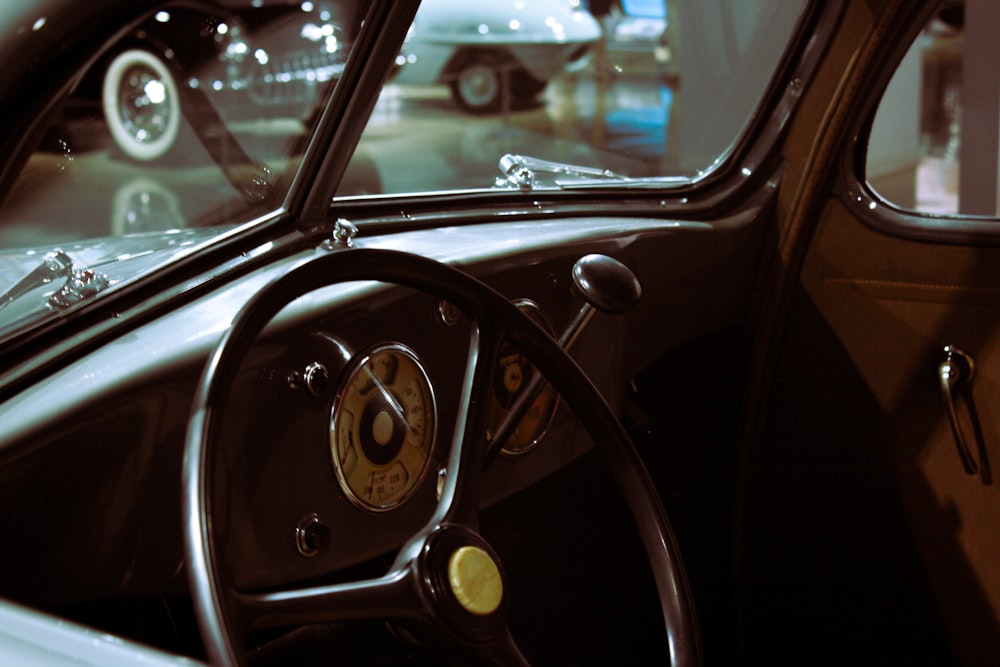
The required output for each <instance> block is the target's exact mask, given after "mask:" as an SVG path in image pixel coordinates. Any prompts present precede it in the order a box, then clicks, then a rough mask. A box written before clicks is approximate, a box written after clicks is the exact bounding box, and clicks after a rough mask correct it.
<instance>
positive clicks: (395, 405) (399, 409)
mask: <svg viewBox="0 0 1000 667" xmlns="http://www.w3.org/2000/svg"><path fill="white" fill-rule="evenodd" d="M364 369H365V371H366V372H367V373H368V377H370V378H371V379H372V382H374V383H375V387H376V388H377V389H378V390H379V391H380V392H382V396H384V397H385V400H386V401H388V403H389V407H391V408H392V411H393V412H395V413H396V417H397V418H398V419H399V421H400V423H402V424H403V426H405V427H406V430H407V431H409V432H410V433H414V434H415V433H416V431H414V430H413V427H412V426H410V422H408V421H406V416H405V415H404V414H403V406H401V405H400V404H399V401H397V400H396V397H395V396H394V395H393V394H392V392H391V391H389V390H388V389H387V388H386V386H385V385H384V384H382V381H381V380H379V379H378V376H377V375H375V372H374V371H373V370H372V369H371V368H369V367H368V366H367V365H365V366H364Z"/></svg>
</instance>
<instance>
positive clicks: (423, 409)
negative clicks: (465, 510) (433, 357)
mask: <svg viewBox="0 0 1000 667" xmlns="http://www.w3.org/2000/svg"><path fill="white" fill-rule="evenodd" d="M434 427H435V407H434V396H433V393H432V392H431V386H430V382H429V381H428V379H427V374H426V373H425V372H424V369H423V367H422V366H421V365H420V361H419V360H418V359H417V357H416V355H415V354H414V353H413V352H411V351H410V350H409V349H408V348H406V347H404V346H402V345H398V344H386V345H380V346H378V347H376V348H375V349H373V350H372V351H371V352H369V353H368V354H366V355H362V356H360V357H358V358H357V359H355V360H354V361H352V362H351V365H350V367H349V368H348V372H347V379H346V380H345V382H344V384H343V385H342V386H341V388H340V391H339V393H338V395H337V399H336V401H335V402H334V406H333V419H332V420H331V426H330V450H331V453H332V455H333V467H334V469H335V470H336V473H337V479H338V480H339V481H340V485H341V487H342V488H343V489H344V492H345V493H346V494H347V497H348V498H349V499H350V500H351V502H353V503H354V504H356V505H357V506H359V507H362V508H364V509H367V510H372V511H376V512H381V511H385V510H390V509H392V508H394V507H396V506H398V505H400V504H401V503H403V502H404V501H405V500H406V499H407V498H408V497H409V496H410V494H411V493H412V492H413V490H414V489H416V488H417V486H418V484H419V483H420V480H421V479H423V476H424V474H425V473H426V472H427V468H428V466H429V464H430V460H431V450H432V448H433V446H434Z"/></svg>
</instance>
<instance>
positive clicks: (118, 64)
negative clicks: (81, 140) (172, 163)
mask: <svg viewBox="0 0 1000 667" xmlns="http://www.w3.org/2000/svg"><path fill="white" fill-rule="evenodd" d="M101 88H102V89H101V107H102V109H103V111H104V119H105V122H106V123H107V127H108V132H109V133H110V134H111V139H112V140H113V141H114V143H115V146H116V147H117V148H118V149H119V150H120V151H121V152H122V153H123V154H124V155H125V156H127V157H129V158H131V159H133V160H137V161H141V162H148V161H152V160H158V159H160V158H162V157H164V156H165V155H167V154H168V153H169V152H170V150H171V149H172V148H173V147H174V145H175V144H176V142H177V137H178V135H179V134H180V129H181V104H180V96H179V95H178V93H177V83H176V82H175V81H174V77H173V75H172V74H171V73H170V70H169V69H168V67H167V65H166V64H165V63H164V62H163V61H162V60H161V59H160V58H159V57H158V56H157V55H156V54H154V53H152V52H150V51H146V50H143V49H128V50H127V51H122V52H121V53H119V54H118V55H117V56H115V57H114V59H113V60H112V61H111V63H110V64H109V65H108V68H107V70H106V71H105V74H104V82H103V84H102V87H101Z"/></svg>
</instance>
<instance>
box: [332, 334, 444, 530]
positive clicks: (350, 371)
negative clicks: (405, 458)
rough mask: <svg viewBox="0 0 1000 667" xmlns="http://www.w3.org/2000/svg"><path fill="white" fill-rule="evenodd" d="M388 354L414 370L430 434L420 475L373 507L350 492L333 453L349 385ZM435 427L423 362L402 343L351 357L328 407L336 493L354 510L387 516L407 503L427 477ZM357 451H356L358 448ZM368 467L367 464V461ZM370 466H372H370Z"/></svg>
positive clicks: (433, 401) (431, 388)
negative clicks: (390, 498)
mask: <svg viewBox="0 0 1000 667" xmlns="http://www.w3.org/2000/svg"><path fill="white" fill-rule="evenodd" d="M386 351H392V352H396V353H398V354H401V355H403V356H404V357H406V358H407V359H409V360H410V361H411V362H412V363H413V365H414V367H415V368H416V369H417V376H418V377H419V378H420V379H421V381H422V382H423V385H424V387H423V388H424V389H425V390H426V394H427V399H428V402H429V405H428V406H427V408H428V411H429V416H430V417H431V432H430V435H429V437H428V440H427V443H428V444H427V458H426V459H425V460H424V462H423V465H422V467H421V469H420V471H419V472H418V473H417V476H416V480H414V482H413V484H411V485H410V488H409V489H408V490H407V491H406V492H405V493H404V494H403V495H401V496H400V497H399V498H396V499H395V500H393V501H392V502H390V503H385V504H379V503H373V502H370V501H368V500H365V499H364V498H362V497H360V496H359V495H358V494H357V493H355V492H354V490H353V489H352V488H351V485H350V484H349V483H348V481H347V476H346V475H345V473H344V470H343V467H342V465H341V462H340V456H339V455H338V453H337V448H338V443H337V433H338V428H339V426H340V423H341V413H342V408H343V403H344V399H345V397H346V395H347V392H348V390H349V388H350V387H351V385H352V384H353V383H354V381H355V379H356V378H357V375H358V373H360V372H361V370H362V369H363V368H364V367H365V365H366V364H367V363H369V362H370V361H371V360H372V359H373V358H374V357H375V355H377V354H379V353H381V352H386ZM437 426H438V413H437V399H436V397H435V395H434V385H432V384H431V381H430V377H429V376H428V375H427V370H426V368H425V367H424V364H423V362H421V361H420V358H419V357H418V356H417V354H416V353H415V352H414V351H413V350H411V349H410V348H409V347H407V346H405V345H403V344H402V343H381V344H379V345H375V346H372V347H371V348H368V350H367V351H365V352H363V353H361V354H359V355H357V356H355V357H354V358H353V359H352V360H351V361H350V362H349V363H348V365H347V368H346V369H345V371H344V375H343V380H342V381H341V382H340V386H339V387H338V389H337V395H336V397H335V398H334V401H333V405H332V407H331V413H330V426H329V429H330V432H329V442H330V457H331V459H332V461H333V470H334V473H336V476H337V482H338V483H339V484H340V489H341V490H342V491H343V492H344V495H345V496H346V497H347V499H348V500H349V501H351V503H352V504H353V505H355V506H356V507H358V508H360V509H363V510H365V511H368V512H376V513H381V512H388V511H391V510H394V509H396V508H397V507H399V506H400V505H402V504H403V503H405V502H406V501H407V500H409V499H410V498H411V497H412V496H413V494H414V493H415V492H416V491H417V489H418V488H420V486H421V485H422V484H423V481H424V478H425V477H426V476H427V471H428V470H429V469H430V467H431V462H432V461H433V459H434V449H435V446H436V442H437ZM358 449H359V450H360V448H358ZM357 453H358V456H364V453H363V452H362V451H358V452H357ZM369 463H371V462H370V461H369ZM372 465H373V466H374V465H375V464H372Z"/></svg>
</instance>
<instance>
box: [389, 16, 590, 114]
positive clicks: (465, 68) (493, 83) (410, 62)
mask: <svg viewBox="0 0 1000 667" xmlns="http://www.w3.org/2000/svg"><path fill="white" fill-rule="evenodd" d="M600 37H601V26H600V24H598V22H597V21H596V20H595V19H594V17H593V16H591V15H590V13H589V12H588V11H587V10H586V8H584V7H583V6H582V4H581V3H580V1H579V0H535V1H534V2H525V1H524V0H507V1H506V2H489V3H477V2H458V1H456V0H431V1H430V2H426V3H424V8H423V10H422V11H421V12H420V16H419V17H418V20H417V21H415V22H414V23H413V26H412V28H411V29H410V32H409V33H408V34H407V37H406V41H405V42H404V43H403V50H402V52H401V53H400V56H399V60H398V63H399V66H400V70H399V77H398V83H400V84H409V85H417V84H422V85H433V84H443V85H447V86H448V87H449V89H450V90H451V94H452V98H453V99H454V101H455V103H456V104H457V105H458V106H459V107H461V108H462V109H465V110H466V111H469V112H471V113H486V112H490V111H497V110H499V109H500V107H501V103H502V102H503V101H504V100H506V101H507V102H508V103H509V104H513V105H515V106H523V105H524V104H526V103H529V102H531V101H532V100H534V99H535V97H537V96H538V94H539V93H541V92H542V91H543V90H545V86H546V85H548V83H549V81H550V80H551V79H553V78H554V77H556V76H557V75H559V74H560V73H562V72H564V71H565V70H567V69H570V70H573V69H579V68H582V67H584V66H586V64H587V63H588V62H589V60H590V57H591V56H592V49H593V47H594V45H595V43H596V42H597V41H598V40H599V39H600ZM504 91H508V93H507V95H506V96H505V94H504Z"/></svg>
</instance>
